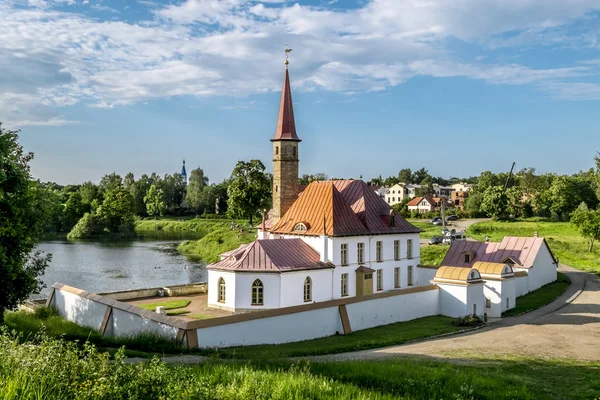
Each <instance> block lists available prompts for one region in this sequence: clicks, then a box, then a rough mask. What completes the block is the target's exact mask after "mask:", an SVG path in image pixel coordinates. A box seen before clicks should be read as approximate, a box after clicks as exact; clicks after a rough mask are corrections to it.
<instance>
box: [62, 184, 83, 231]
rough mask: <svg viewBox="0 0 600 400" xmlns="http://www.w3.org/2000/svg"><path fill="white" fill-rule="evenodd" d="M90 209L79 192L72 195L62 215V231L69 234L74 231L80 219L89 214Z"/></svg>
mask: <svg viewBox="0 0 600 400" xmlns="http://www.w3.org/2000/svg"><path fill="white" fill-rule="evenodd" d="M89 209H90V207H89V206H86V205H85V204H84V203H83V200H82V198H81V194H80V193H79V192H73V193H71V194H70V196H69V200H67V202H66V203H65V207H64V210H63V212H62V215H61V225H62V230H63V231H65V232H68V231H70V230H71V229H73V227H74V226H75V224H76V223H77V221H79V219H80V218H81V217H83V214H85V213H86V212H88V211H89Z"/></svg>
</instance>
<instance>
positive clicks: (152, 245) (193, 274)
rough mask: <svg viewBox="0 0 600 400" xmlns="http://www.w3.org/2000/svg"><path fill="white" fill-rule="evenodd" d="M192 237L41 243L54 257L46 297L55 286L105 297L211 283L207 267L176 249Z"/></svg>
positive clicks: (147, 236)
mask: <svg viewBox="0 0 600 400" xmlns="http://www.w3.org/2000/svg"><path fill="white" fill-rule="evenodd" d="M150 236H152V237H150ZM188 238H190V237H189V234H187V235H183V234H179V235H177V234H176V235H171V234H169V235H165V234H160V237H159V235H158V234H156V233H154V234H153V235H146V234H144V238H140V239H137V240H118V241H116V240H98V241H66V240H65V241H62V240H56V241H47V242H41V243H40V244H39V246H38V249H40V250H42V251H45V252H48V253H51V254H52V262H51V263H50V266H49V267H48V269H47V270H46V273H45V274H44V276H43V278H42V280H43V282H44V283H45V284H46V286H47V287H46V288H45V289H44V290H43V292H42V294H46V293H48V292H49V290H50V289H49V288H50V286H51V285H53V284H54V283H55V282H60V283H64V284H67V285H71V286H75V287H77V288H80V289H84V290H87V291H90V292H93V293H102V292H110V291H115V290H128V289H139V288H149V287H160V286H165V285H175V284H184V283H191V282H203V281H206V279H207V273H206V269H205V268H204V265H205V264H204V263H202V262H197V261H192V260H189V259H187V258H186V257H184V256H182V255H181V254H179V253H178V252H177V250H176V248H177V244H178V243H179V242H181V241H182V240H183V239H188Z"/></svg>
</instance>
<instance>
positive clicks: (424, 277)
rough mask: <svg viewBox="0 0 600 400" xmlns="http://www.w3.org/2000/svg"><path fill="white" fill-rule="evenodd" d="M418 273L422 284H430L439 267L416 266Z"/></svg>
mask: <svg viewBox="0 0 600 400" xmlns="http://www.w3.org/2000/svg"><path fill="white" fill-rule="evenodd" d="M415 270H416V273H417V275H418V281H419V284H421V285H426V284H428V283H429V282H430V281H431V280H433V278H435V274H436V273H437V269H434V268H416V267H415Z"/></svg>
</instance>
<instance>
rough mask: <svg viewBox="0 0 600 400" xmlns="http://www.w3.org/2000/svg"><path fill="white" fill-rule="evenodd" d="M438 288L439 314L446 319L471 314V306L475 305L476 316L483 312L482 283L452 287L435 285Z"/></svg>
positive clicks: (444, 284)
mask: <svg viewBox="0 0 600 400" xmlns="http://www.w3.org/2000/svg"><path fill="white" fill-rule="evenodd" d="M437 285H438V286H439V287H440V314H442V315H446V316H448V317H462V316H465V315H471V314H473V304H476V306H477V307H476V312H477V315H480V316H482V315H483V313H484V312H485V297H484V295H483V283H475V284H469V285H454V284H450V283H437Z"/></svg>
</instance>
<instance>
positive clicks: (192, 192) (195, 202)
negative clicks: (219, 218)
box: [185, 168, 208, 214]
mask: <svg viewBox="0 0 600 400" xmlns="http://www.w3.org/2000/svg"><path fill="white" fill-rule="evenodd" d="M206 185H208V177H207V176H205V175H204V171H203V170H202V169H201V168H196V169H194V170H192V172H191V174H190V178H189V181H188V185H187V188H186V196H185V202H186V204H187V206H188V207H189V208H191V209H193V210H194V211H196V214H202V211H203V208H204V207H205V206H206V201H205V199H204V189H205V187H206Z"/></svg>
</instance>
